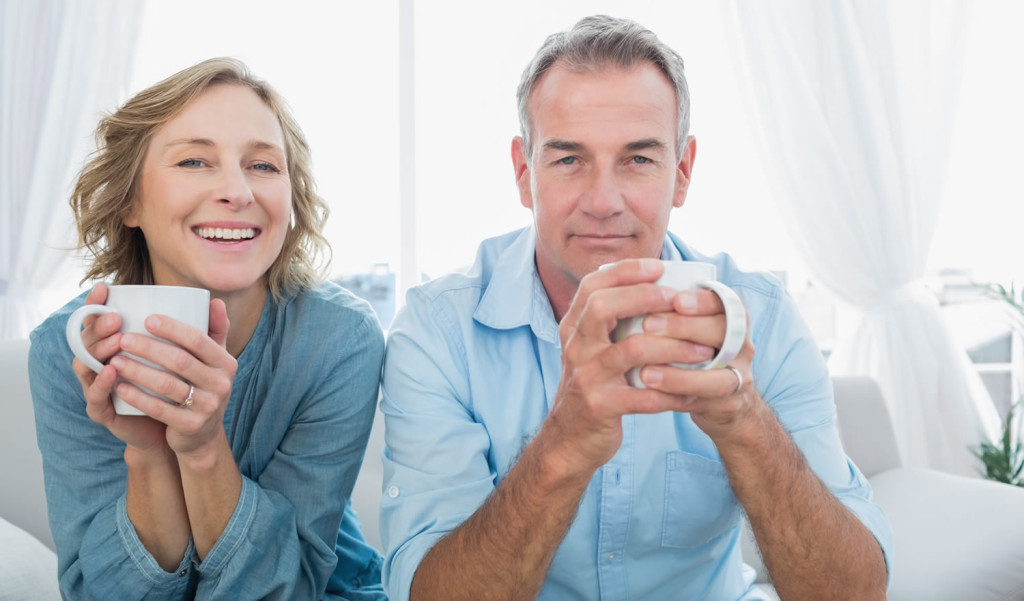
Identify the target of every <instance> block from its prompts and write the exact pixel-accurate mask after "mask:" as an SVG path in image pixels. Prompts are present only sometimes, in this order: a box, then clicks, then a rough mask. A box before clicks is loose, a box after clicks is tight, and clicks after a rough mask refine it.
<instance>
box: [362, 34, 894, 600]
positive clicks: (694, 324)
mask: <svg viewBox="0 0 1024 601" xmlns="http://www.w3.org/2000/svg"><path fill="white" fill-rule="evenodd" d="M518 96H519V107H520V119H521V124H522V137H520V138H516V139H515V140H514V141H513V143H512V162H513V165H514V168H515V176H516V182H517V184H518V188H519V194H520V198H521V201H522V204H523V205H524V206H525V207H527V208H529V209H531V211H532V212H533V216H534V226H533V227H532V228H527V229H525V230H521V231H518V232H512V233H510V234H507V235H505V236H502V237H499V238H495V239H491V240H487V241H485V242H484V243H483V244H482V245H481V247H480V250H479V253H478V255H477V260H476V263H475V265H474V266H473V267H472V268H471V269H470V270H469V271H468V272H467V273H464V274H453V275H449V276H446V277H443V278H440V279H438V280H435V281H433V282H430V283H428V284H425V285H423V286H421V287H419V288H416V289H413V290H412V291H411V292H410V293H409V297H408V303H407V305H406V307H405V308H404V310H403V312H402V313H401V315H400V316H399V317H398V318H396V320H395V322H394V324H393V325H392V328H391V333H390V338H389V342H388V350H387V355H386V360H385V361H386V363H385V369H384V378H383V392H384V400H383V402H382V409H383V412H384V414H385V418H386V422H385V425H386V430H385V432H386V444H387V446H386V450H385V457H384V463H385V482H384V486H385V496H384V501H383V506H382V520H381V521H382V531H383V535H384V543H385V546H386V548H387V559H386V564H385V587H386V588H387V589H388V593H389V596H390V598H391V599H393V600H397V601H404V600H405V599H413V600H414V601H422V600H425V599H445V600H456V599H467V600H474V601H477V600H481V599H499V598H500V599H534V598H540V599H558V600H561V599H595V600H596V599H645V600H646V599H729V600H735V599H744V600H750V599H760V598H761V597H760V596H758V593H757V592H756V591H754V590H753V589H752V585H751V581H752V579H753V578H752V574H751V573H750V570H744V566H743V564H742V559H741V557H740V542H739V536H740V534H739V533H740V529H739V524H740V517H741V514H742V513H743V512H744V511H745V512H746V514H747V515H748V516H749V520H750V522H751V524H752V528H753V531H754V533H755V536H756V538H757V540H758V544H759V547H760V549H761V551H762V554H763V556H764V559H765V563H766V565H767V567H768V569H769V571H770V573H771V575H772V577H773V581H774V583H775V586H776V589H777V591H778V592H779V594H780V595H781V597H782V598H783V599H833V598H835V599H840V598H844V599H858V600H866V599H882V598H884V595H885V586H886V578H887V569H886V564H885V559H884V556H885V554H884V552H883V549H885V548H887V546H888V545H889V544H890V538H891V535H890V533H889V530H888V525H887V522H886V520H885V517H884V516H883V515H882V513H881V511H880V510H879V509H878V508H877V507H876V506H874V505H873V504H871V502H870V489H869V487H868V485H867V484H866V482H865V480H864V479H863V477H862V476H861V475H860V473H859V472H858V471H857V469H856V468H855V467H854V466H853V465H852V464H851V463H850V462H849V461H848V460H847V458H846V456H845V455H844V453H843V451H842V448H841V446H840V442H839V440H838V435H837V432H836V429H835V423H834V411H835V409H834V405H833V402H832V392H831V385H830V380H829V375H828V372H827V370H826V368H825V365H824V363H823V361H822V358H821V355H820V353H819V351H818V349H817V348H816V347H815V345H814V343H813V341H812V340H811V337H810V334H809V333H808V331H807V329H806V327H805V326H804V324H803V323H802V321H801V320H800V319H799V317H798V316H797V314H796V310H795V308H794V305H793V303H792V301H791V300H790V299H789V298H788V297H787V296H786V295H785V293H784V291H783V290H782V289H781V287H780V285H779V284H778V282H777V281H776V280H774V279H772V278H770V277H768V276H763V275H757V274H746V273H742V272H740V271H738V270H737V269H736V267H735V265H734V264H733V263H732V261H731V260H730V259H729V258H728V257H725V256H718V257H714V258H708V257H702V256H701V255H698V254H697V253H696V252H694V251H693V250H691V249H690V248H689V247H687V246H686V245H685V244H683V243H682V241H680V240H679V239H678V238H676V237H675V236H673V235H671V234H667V227H668V216H669V212H670V211H671V209H672V208H677V207H680V206H682V204H683V201H684V199H685V197H686V190H687V187H688V185H689V182H690V176H691V173H692V168H693V163H694V156H695V152H696V143H695V141H694V139H693V138H692V137H689V136H688V135H687V131H688V102H689V101H688V92H687V89H686V83H685V79H684V77H683V66H682V60H681V59H680V58H679V56H678V55H677V54H676V53H675V52H673V51H672V50H671V49H669V48H667V47H666V46H664V45H663V44H662V43H661V42H660V41H658V40H657V38H656V37H655V36H654V35H653V34H652V33H651V32H649V31H647V30H646V29H644V28H642V27H640V26H639V25H637V24H635V23H633V22H630V21H623V20H617V19H611V18H608V17H591V18H586V19H583V20H582V21H580V22H579V23H578V24H577V25H576V26H574V27H573V28H572V30H570V31H568V32H565V33H562V34H556V35H554V36H551V37H550V38H548V40H547V41H546V42H545V44H544V45H543V46H542V48H541V49H540V51H539V53H538V55H537V57H535V59H534V60H533V62H532V63H531V65H530V66H529V67H528V68H527V70H526V72H525V73H524V76H523V81H522V83H521V85H520V88H519V93H518ZM659 258H660V259H663V260H675V261H678V260H684V261H687V260H702V261H710V262H713V263H715V264H716V266H717V269H718V277H719V280H721V281H722V282H723V283H725V284H726V285H728V286H729V287H731V288H733V289H734V290H736V291H737V293H738V294H739V295H740V297H741V298H742V299H743V301H744V304H745V305H746V309H747V312H748V314H749V328H748V330H749V331H748V338H747V340H746V341H745V344H744V347H743V349H742V351H741V352H740V354H739V356H737V357H736V359H734V360H733V361H732V362H731V369H712V370H704V371H695V370H683V369H678V368H674V367H671V366H669V365H668V364H670V363H696V362H699V361H703V360H706V359H708V358H710V357H711V356H712V354H713V352H714V347H716V346H718V345H720V344H721V342H722V340H723V336H724V331H725V326H724V315H723V307H722V305H721V302H720V301H719V300H718V297H717V296H716V295H715V294H714V293H712V292H710V291H706V290H705V291H700V292H681V293H675V292H673V291H670V290H667V289H665V288H661V287H659V286H655V285H654V284H653V282H654V281H655V280H656V279H657V278H658V277H659V275H660V274H661V271H662V267H661V263H660V262H659V261H657V259H659ZM609 263H613V265H611V266H610V267H608V268H605V269H601V270H598V267H599V266H601V265H604V264H609ZM643 314H647V315H649V316H648V317H647V318H646V319H645V320H644V333H643V334H639V335H634V336H630V337H627V338H625V339H624V340H621V341H618V342H615V341H613V340H612V338H611V335H610V332H611V331H612V329H613V328H614V326H615V324H616V322H617V320H618V319H620V318H625V317H629V316H632V315H643ZM755 348H756V352H755ZM636 366H642V370H641V372H640V373H641V378H642V380H643V382H644V384H645V385H646V387H647V388H646V389H645V390H640V389H636V388H632V387H630V386H629V385H628V384H627V382H626V379H625V377H624V374H625V373H626V372H627V371H628V370H630V369H631V368H633V367H636Z"/></svg>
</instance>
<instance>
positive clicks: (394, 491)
mask: <svg viewBox="0 0 1024 601" xmlns="http://www.w3.org/2000/svg"><path fill="white" fill-rule="evenodd" d="M388 496H389V497H391V498H392V499H394V498H395V497H397V496H398V487H397V486H389V487H388Z"/></svg>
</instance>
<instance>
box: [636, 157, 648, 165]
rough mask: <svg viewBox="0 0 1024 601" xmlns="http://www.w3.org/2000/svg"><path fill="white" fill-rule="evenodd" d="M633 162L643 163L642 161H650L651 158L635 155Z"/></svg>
mask: <svg viewBox="0 0 1024 601" xmlns="http://www.w3.org/2000/svg"><path fill="white" fill-rule="evenodd" d="M633 162H634V163H636V164H638V165H643V164H644V163H650V162H651V159H649V158H647V157H642V156H635V157H633Z"/></svg>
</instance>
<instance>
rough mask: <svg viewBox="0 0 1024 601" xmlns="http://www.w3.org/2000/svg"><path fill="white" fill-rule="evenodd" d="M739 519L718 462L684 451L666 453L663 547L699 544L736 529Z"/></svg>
mask: <svg viewBox="0 0 1024 601" xmlns="http://www.w3.org/2000/svg"><path fill="white" fill-rule="evenodd" d="M739 518H740V507H739V503H738V502H737V501H736V495H734V494H733V492H732V488H731V487H730V486H729V477H728V475H727V474H726V472H725V467H724V466H723V465H722V462H721V461H716V460H714V459H709V458H707V457H702V456H700V455H694V454H693V453H687V452H685V451H669V452H668V453H667V454H666V457H665V509H664V514H663V518H662V525H661V526H662V528H661V544H662V546H665V547H675V548H680V549H691V548H694V547H700V546H702V545H704V544H707V543H708V542H711V541H712V540H714V539H716V538H718V537H719V536H721V535H722V534H724V533H726V532H728V531H730V530H732V529H733V528H735V527H736V526H737V524H738V523H739Z"/></svg>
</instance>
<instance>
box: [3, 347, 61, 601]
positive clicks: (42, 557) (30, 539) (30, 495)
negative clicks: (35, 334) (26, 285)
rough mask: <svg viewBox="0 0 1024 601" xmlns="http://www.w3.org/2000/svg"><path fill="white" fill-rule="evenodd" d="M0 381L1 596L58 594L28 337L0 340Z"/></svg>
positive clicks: (47, 596) (12, 600) (21, 600)
mask: <svg viewBox="0 0 1024 601" xmlns="http://www.w3.org/2000/svg"><path fill="white" fill-rule="evenodd" d="M0 386H3V394H0V478H2V480H3V483H2V484H0V601H8V600H9V601H16V600H17V601H27V600H30V599H32V600H34V599H60V593H59V592H58V590H57V556H56V555H54V553H53V538H52V537H51V536H50V526H49V524H48V522H47V520H46V496H45V494H44V492H43V460H42V456H41V455H40V454H39V447H38V445H36V426H35V419H34V418H33V416H32V397H31V396H30V395H29V386H28V340H0Z"/></svg>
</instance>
